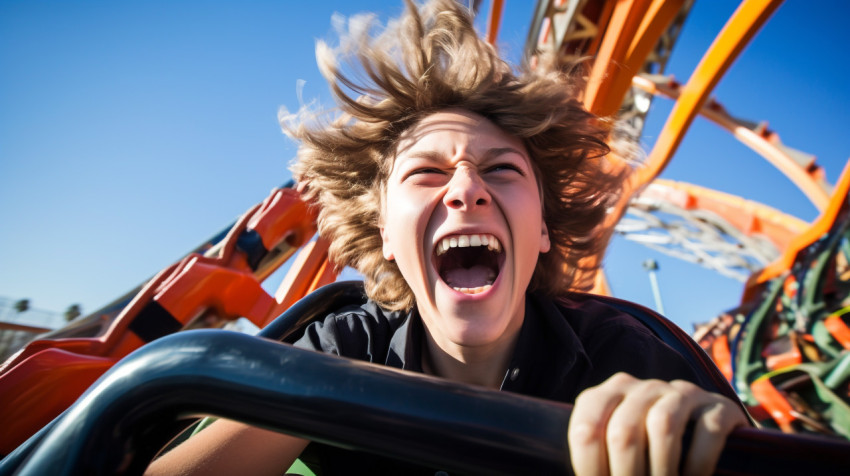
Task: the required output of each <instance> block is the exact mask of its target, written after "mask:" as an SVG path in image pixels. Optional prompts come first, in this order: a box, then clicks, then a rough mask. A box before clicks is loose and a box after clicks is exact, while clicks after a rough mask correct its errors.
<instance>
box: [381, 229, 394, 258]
mask: <svg viewBox="0 0 850 476" xmlns="http://www.w3.org/2000/svg"><path fill="white" fill-rule="evenodd" d="M378 230H380V232H381V241H382V242H383V243H384V246H383V251H384V259H385V260H387V261H392V260H394V259H395V254H394V253H393V251H392V249H390V237H389V236H388V233H387V232H386V231H385V230H384V227H378Z"/></svg>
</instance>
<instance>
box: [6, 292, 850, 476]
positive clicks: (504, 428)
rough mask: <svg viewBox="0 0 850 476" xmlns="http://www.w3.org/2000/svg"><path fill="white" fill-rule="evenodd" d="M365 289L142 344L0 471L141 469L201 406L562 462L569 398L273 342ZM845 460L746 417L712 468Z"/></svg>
mask: <svg viewBox="0 0 850 476" xmlns="http://www.w3.org/2000/svg"><path fill="white" fill-rule="evenodd" d="M364 298H365V297H364V293H363V289H362V286H360V285H359V284H354V283H351V282H344V283H335V284H332V285H329V286H326V287H324V288H322V289H321V290H319V291H317V292H315V293H313V294H311V295H309V296H308V297H306V298H305V299H303V300H301V301H300V302H298V303H297V304H295V305H294V306H293V307H292V308H291V309H290V310H288V311H287V312H285V313H284V314H282V315H281V316H280V317H279V318H277V319H276V320H275V321H273V322H272V323H271V324H270V325H268V326H267V327H266V328H265V329H263V331H262V332H261V334H260V337H263V338H257V337H251V336H247V335H243V334H238V333H233V332H228V331H220V330H196V331H186V332H180V333H177V334H173V335H170V336H167V337H164V338H161V339H159V340H157V341H155V342H153V343H151V344H148V345H146V346H144V347H143V348H141V349H139V350H137V351H136V352H134V353H132V354H130V355H129V356H127V357H126V358H124V359H123V360H122V361H121V362H119V363H118V364H117V365H115V366H114V367H113V368H112V369H111V370H109V371H108V372H107V373H106V374H105V375H104V376H103V377H102V378H101V379H100V380H99V381H98V382H97V383H96V384H95V385H94V386H93V387H92V388H90V389H89V390H88V391H87V392H86V393H85V394H84V395H83V396H82V397H80V399H79V400H78V401H77V402H76V403H75V404H74V405H73V406H72V407H71V408H69V409H68V410H67V411H66V412H65V413H64V414H62V415H60V416H59V417H58V418H56V419H55V420H53V422H51V423H50V424H48V425H47V426H45V427H44V428H43V429H42V430H41V431H39V432H38V433H36V434H35V435H34V436H33V437H31V438H30V439H29V440H27V442H25V443H24V444H23V445H21V446H20V447H19V448H18V449H16V450H15V451H14V452H13V453H11V454H10V455H8V456H7V457H6V458H5V459H4V460H3V461H2V463H0V476H2V475H7V474H21V475H41V474H56V475H59V474H65V475H71V474H91V475H97V474H139V473H141V472H142V471H144V469H145V468H146V466H147V464H148V462H149V461H150V460H151V459H152V458H153V457H154V456H155V455H156V454H157V452H158V451H159V450H160V449H161V448H162V447H163V446H164V445H165V444H167V443H168V442H169V440H171V439H172V438H173V437H174V435H176V434H177V433H179V432H180V431H181V430H182V429H183V428H185V426H186V421H187V420H188V419H194V418H197V417H198V416H199V415H216V416H220V417H224V418H230V419H235V420H240V421H244V422H246V423H249V424H252V425H257V426H262V427H265V428H269V429H274V430H277V431H283V432H287V433H291V434H294V435H298V436H301V437H305V438H309V439H312V440H317V441H321V442H324V443H329V444H335V445H341V446H344V447H346V448H350V449H355V450H361V451H368V452H375V453H379V454H384V455H392V456H393V457H395V458H399V459H402V460H406V461H410V462H414V463H418V464H424V465H428V466H431V467H441V468H444V469H446V470H447V471H451V472H454V471H456V472H460V473H465V474H466V473H471V474H565V473H566V472H567V471H568V468H569V464H568V451H567V443H566V431H565V429H566V427H567V423H568V421H569V415H570V411H571V406H570V405H565V404H561V403H556V402H550V401H545V400H540V399H535V398H530V397H525V396H521V395H516V394H510V393H506V392H497V391H492V390H488V389H484V388H480V387H473V386H469V385H462V384H458V383H454V382H449V381H445V380H442V379H437V378H433V377H428V376H424V375H419V374H412V373H407V372H402V371H397V370H393V369H389V368H386V367H382V366H378V365H374V364H369V363H364V362H356V361H351V360H348V359H341V358H338V357H333V356H328V355H322V354H319V353H316V352H310V351H306V350H302V349H297V348H294V347H291V346H289V345H280V344H279V343H278V342H275V341H276V340H283V341H284V342H292V341H294V340H295V339H296V338H297V337H298V336H299V334H300V332H302V331H303V328H304V326H305V325H306V324H307V323H309V322H311V321H313V320H315V319H317V318H321V317H322V316H324V315H325V314H326V313H327V312H328V311H329V310H332V309H337V308H339V307H342V306H344V305H348V304H353V303H360V302H362V301H363V300H364ZM605 299H606V302H608V303H609V304H610V305H612V306H614V307H617V308H618V309H620V310H623V311H625V312H627V313H629V314H631V315H632V316H633V317H634V318H635V319H636V320H637V321H639V322H641V323H643V324H644V325H645V326H646V327H648V328H650V329H651V330H652V331H653V332H654V333H655V334H656V335H658V336H659V337H660V338H661V339H663V340H664V341H665V342H667V343H668V344H669V345H670V346H671V347H673V348H674V349H676V350H677V351H678V352H680V353H681V354H682V355H684V356H685V357H686V358H687V359H688V360H689V361H690V362H691V363H692V365H693V366H694V367H695V368H697V369H699V370H700V374H701V378H702V379H703V381H702V382H701V383H702V384H704V385H705V386H707V388H714V389H715V390H716V391H718V392H720V393H723V394H726V395H730V396H732V397H733V398H734V393H733V392H732V389H731V387H730V386H729V384H728V382H727V381H726V380H725V379H724V378H723V376H722V375H721V374H720V372H719V371H718V370H717V368H716V367H715V366H714V364H713V363H712V362H711V361H710V359H709V358H708V357H707V356H706V354H705V353H704V352H703V351H702V350H701V349H700V348H699V347H698V346H697V345H696V344H695V343H694V342H693V341H692V340H691V339H690V338H689V337H688V336H687V335H686V334H685V333H684V332H682V331H681V330H679V329H678V328H677V327H676V326H675V325H673V324H670V323H669V322H668V321H666V320H665V319H664V318H663V317H660V316H658V315H657V314H655V313H653V312H652V311H649V310H647V309H645V308H643V307H640V306H637V305H634V304H631V303H628V302H625V301H620V300H617V299H610V298H605ZM686 439H687V436H686ZM685 444H687V442H686V443H685ZM848 467H850V442H847V441H845V440H833V439H826V438H820V437H812V436H800V435H786V434H782V433H778V432H772V431H763V430H756V429H753V428H745V429H740V430H737V431H736V432H734V433H733V434H732V436H730V438H729V439H728V441H727V444H726V448H725V449H724V452H723V455H722V457H721V460H720V463H719V468H718V473H719V474H771V475H775V474H803V473H804V472H808V473H811V474H839V473H840V472H841V470H842V469H843V470H845V471H846V470H847V468H848Z"/></svg>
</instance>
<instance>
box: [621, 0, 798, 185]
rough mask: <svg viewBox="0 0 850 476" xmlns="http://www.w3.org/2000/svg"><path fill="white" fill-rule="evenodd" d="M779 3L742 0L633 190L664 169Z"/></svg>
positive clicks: (696, 72) (775, 0) (637, 175)
mask: <svg viewBox="0 0 850 476" xmlns="http://www.w3.org/2000/svg"><path fill="white" fill-rule="evenodd" d="M780 3H782V0H745V1H744V2H743V3H742V4H741V5H740V6H739V7H738V9H737V10H736V11H735V13H734V14H733V15H732V17H731V18H730V19H729V21H728V22H727V23H726V25H725V26H724V27H723V30H722V31H721V32H720V34H719V35H718V36H717V38H716V39H715V40H714V43H712V45H711V47H710V48H709V49H708V51H707V52H706V54H705V56H703V58H702V60H701V61H700V63H699V65H697V67H696V69H695V70H694V72H693V74H692V75H691V78H690V79H689V80H688V83H687V84H686V85H685V87H684V88H683V89H682V92H681V95H680V97H679V100H678V101H676V105H675V106H674V107H673V111H672V112H671V113H670V116H669V117H668V119H667V122H666V123H665V124H664V128H663V129H662V131H661V134H660V135H659V137H658V140H657V141H656V143H655V147H653V149H652V152H651V153H650V154H649V157H648V158H647V161H646V164H645V166H644V167H641V168H640V169H638V170H637V171H636V172H635V175H634V176H633V181H632V183H631V185H632V189H633V190H636V189H638V188H640V187H641V186H642V185H644V184H646V183H649V182H650V181H652V180H653V179H654V178H655V177H657V176H658V175H659V174H660V173H661V171H662V170H664V168H665V167H666V166H667V163H668V162H669V161H670V158H671V157H672V156H673V154H674V153H675V152H676V149H677V148H678V147H679V144H680V143H681V141H682V138H683V137H684V135H685V132H686V131H687V130H688V127H690V124H691V122H693V120H694V117H696V115H697V114H698V112H699V111H700V109H701V108H702V106H703V105H704V104H705V102H706V100H708V96H709V94H710V93H711V91H712V90H713V89H714V86H715V85H716V84H717V82H718V81H719V80H720V78H721V77H722V76H723V74H724V73H725V72H726V70H727V69H728V68H729V66H730V65H731V64H732V62H733V61H735V59H736V58H737V57H738V55H739V54H740V53H741V50H743V48H744V47H745V46H746V45H747V43H749V41H750V39H751V38H752V37H753V36H754V35H755V33H756V32H757V31H758V29H759V28H761V26H762V25H763V24H764V22H765V21H766V20H767V19H768V18H769V17H770V15H771V14H772V13H773V11H774V10H776V8H777V7H778V6H779V4H780Z"/></svg>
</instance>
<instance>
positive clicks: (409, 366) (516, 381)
mask: <svg viewBox="0 0 850 476" xmlns="http://www.w3.org/2000/svg"><path fill="white" fill-rule="evenodd" d="M423 332H424V329H423V328H422V319H421V318H420V317H419V313H418V312H417V311H416V310H415V308H414V309H413V310H411V311H410V312H409V313H408V315H407V316H406V317H405V319H404V322H403V323H402V324H401V325H400V326H399V328H398V330H397V331H396V332H395V333H394V335H393V337H392V339H391V340H390V346H389V352H388V353H387V361H386V362H385V364H386V365H387V366H390V367H395V368H399V369H404V370H410V371H413V372H422V342H423V340H422V336H423ZM577 362H582V363H588V362H589V359H588V357H587V354H586V353H585V351H584V347H583V346H582V344H581V341H580V340H579V338H578V336H577V335H576V333H575V331H574V330H573V329H572V327H571V326H570V324H569V322H568V320H567V317H566V316H565V315H564V312H563V308H559V307H558V306H557V305H556V304H555V302H554V301H552V300H551V299H549V298H545V297H541V296H537V295H536V294H533V293H528V294H526V299H525V317H524V319H523V322H522V327H521V328H520V333H519V337H518V338H517V343H516V347H515V348H514V352H513V355H512V357H511V360H510V365H509V366H508V369H507V371H506V372H505V377H504V379H503V380H502V386H501V389H502V390H505V391H509V392H515V393H522V394H525V395H532V396H537V397H543V398H554V397H556V396H557V395H556V394H557V393H558V392H559V391H560V389H563V388H564V386H565V384H566V383H567V382H565V380H566V378H567V375H569V374H570V372H571V371H572V370H573V368H574V367H575V366H576V364H577Z"/></svg>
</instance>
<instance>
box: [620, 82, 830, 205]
mask: <svg viewBox="0 0 850 476" xmlns="http://www.w3.org/2000/svg"><path fill="white" fill-rule="evenodd" d="M632 84H633V85H634V86H636V87H638V88H640V89H642V90H643V91H646V92H648V93H651V94H654V95H662V96H665V97H668V98H670V99H674V100H675V99H678V98H679V96H680V94H681V87H680V85H679V84H678V83H676V82H675V81H674V80H673V79H671V78H664V79H663V80H658V79H656V80H653V79H650V78H647V77H643V76H635V77H634V78H633V80H632ZM699 114H700V115H702V116H703V117H705V118H706V119H708V120H709V121H711V122H713V123H715V124H717V125H718V126H720V127H722V128H724V129H726V130H727V131H729V132H730V133H732V135H734V136H735V138H736V139H738V140H739V141H741V143H743V144H744V145H746V146H747V147H749V148H750V149H752V150H753V151H755V152H756V153H758V154H759V155H761V156H762V157H763V158H764V159H766V160H767V161H768V162H770V164H771V165H773V166H774V167H776V168H777V169H779V171H780V172H782V173H783V174H784V175H785V176H786V177H788V179H790V180H791V182H793V183H794V185H796V186H797V187H798V188H799V189H800V190H801V191H802V192H803V193H804V194H805V195H806V197H807V198H808V199H809V200H810V201H811V202H812V203H813V204H814V205H815V207H816V208H817V209H818V210H819V211H822V210H823V209H824V208H825V207H826V206H827V204H828V203H829V188H830V187H829V185H828V184H827V183H826V181H825V177H824V176H825V173H824V170H823V168H821V167H820V166H818V165H817V164H815V163H814V162H813V161H812V162H809V163H804V164H800V163H798V162H797V161H796V160H794V157H792V156H791V155H790V154H789V152H788V151H789V149H787V148H785V147H784V146H783V145H782V143H781V141H779V136H778V135H777V134H776V133H774V132H768V131H758V130H752V129H750V128H748V127H747V126H745V125H742V124H741V123H740V122H739V121H737V120H736V119H735V118H733V117H732V116H730V115H729V114H728V113H727V112H726V110H725V109H724V108H723V106H721V105H720V104H719V103H717V102H716V101H712V100H709V101H708V102H706V104H704V105H703V107H702V108H701V109H700V110H699Z"/></svg>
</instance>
